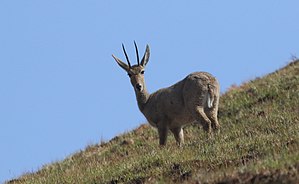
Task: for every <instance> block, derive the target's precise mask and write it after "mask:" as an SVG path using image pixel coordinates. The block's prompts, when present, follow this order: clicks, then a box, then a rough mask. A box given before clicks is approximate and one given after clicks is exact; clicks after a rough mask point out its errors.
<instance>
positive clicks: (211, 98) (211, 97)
mask: <svg viewBox="0 0 299 184" xmlns="http://www.w3.org/2000/svg"><path fill="white" fill-rule="evenodd" d="M211 87H212V88H213V86H211V85H210V84H208V99H207V105H208V108H212V107H213V103H214V95H213V94H214V93H213V89H212V88H211Z"/></svg>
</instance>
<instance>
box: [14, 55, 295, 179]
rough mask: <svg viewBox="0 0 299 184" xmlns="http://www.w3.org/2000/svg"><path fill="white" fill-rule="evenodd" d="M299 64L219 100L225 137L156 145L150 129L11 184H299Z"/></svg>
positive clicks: (193, 128)
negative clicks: (182, 143)
mask: <svg viewBox="0 0 299 184" xmlns="http://www.w3.org/2000/svg"><path fill="white" fill-rule="evenodd" d="M298 114H299V61H298V60H297V61H293V62H292V63H290V64H288V65H287V66H286V67H284V68H282V69H280V70H278V71H276V72H274V73H271V74H269V75H267V76H265V77H262V78H257V79H255V80H252V81H249V82H247V83H244V84H242V85H241V86H238V87H236V86H234V87H232V88H231V89H230V90H228V92H226V93H225V94H223V95H222V96H221V98H220V107H219V121H220V123H221V132H220V133H218V134H214V135H213V136H212V137H211V138H208V136H207V135H206V133H205V132H204V131H203V130H202V128H201V127H200V126H197V125H195V124H194V125H190V126H187V127H186V128H185V129H184V130H185V140H186V143H185V144H184V145H183V146H182V147H181V148H179V147H178V146H177V145H176V144H175V140H174V138H173V136H172V135H171V136H169V139H168V143H167V146H165V147H160V146H159V145H158V135H157V132H156V130H155V129H153V128H151V127H149V126H148V125H141V126H140V127H139V128H137V129H135V130H133V131H131V132H127V133H125V134H123V135H120V136H118V137H115V138H114V139H112V140H111V141H109V142H107V143H102V144H100V145H90V146H88V147H87V148H86V149H85V150H82V151H80V152H78V153H75V154H73V155H71V156H69V157H68V158H67V159H65V160H63V161H61V162H57V163H53V164H49V165H45V166H44V167H43V168H42V169H40V170H39V171H37V172H35V173H29V174H25V175H23V176H21V177H20V178H17V179H14V180H11V181H9V182H8V183H16V184H17V183H28V184H29V183H30V184H32V183H33V184H34V183H40V184H44V183H90V184H91V183H92V184H96V183H299V117H298Z"/></svg>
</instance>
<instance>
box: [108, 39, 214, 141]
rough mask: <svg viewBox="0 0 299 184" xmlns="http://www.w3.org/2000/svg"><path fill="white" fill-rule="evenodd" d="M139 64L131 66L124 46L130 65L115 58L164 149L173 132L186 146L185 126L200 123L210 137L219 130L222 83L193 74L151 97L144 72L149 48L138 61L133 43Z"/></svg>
mask: <svg viewBox="0 0 299 184" xmlns="http://www.w3.org/2000/svg"><path fill="white" fill-rule="evenodd" d="M134 45H135V50H136V55H137V64H136V65H133V66H132V65H131V63H130V61H129V57H128V55H127V53H126V50H125V47H124V45H123V44H122V48H123V52H124V54H125V57H126V60H127V63H128V64H125V63H124V62H123V61H122V60H120V59H119V58H117V57H115V56H114V55H112V57H113V58H114V59H115V61H116V62H117V64H118V65H119V66H120V67H121V68H122V69H124V70H125V71H126V72H127V74H128V76H129V77H130V81H131V84H132V86H133V88H134V91H135V95H136V99H137V103H138V107H139V109H140V111H141V112H142V113H143V115H144V116H145V117H146V119H147V121H148V122H149V123H150V124H151V125H152V126H154V127H156V128H157V129H158V133H159V143H160V145H165V144H166V140H167V135H168V131H169V130H170V131H171V132H172V133H173V134H174V137H175V139H176V142H177V143H178V144H179V145H181V144H182V143H184V133H183V127H184V126H185V125H186V124H189V123H193V122H199V123H200V124H201V125H202V126H203V128H204V130H205V131H206V132H207V133H208V135H209V134H210V133H211V132H212V128H213V129H214V130H219V128H220V125H219V123H218V120H217V113H218V103H219V96H220V90H219V83H218V81H217V79H216V78H215V77H213V76H212V75H211V74H209V73H207V72H194V73H191V74H189V75H188V76H186V77H185V78H184V79H183V80H181V81H179V82H178V83H176V84H174V85H172V86H170V87H167V88H163V89H160V90H158V91H156V92H154V93H152V94H150V93H149V92H148V91H147V89H146V85H145V80H144V71H145V67H146V64H147V63H148V61H149V57H150V48H149V45H147V46H146V50H145V54H144V56H143V58H142V59H141V61H140V60H139V54H138V48H137V45H136V43H135V42H134Z"/></svg>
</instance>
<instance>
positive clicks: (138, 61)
mask: <svg viewBox="0 0 299 184" xmlns="http://www.w3.org/2000/svg"><path fill="white" fill-rule="evenodd" d="M134 45H135V50H136V55H137V63H138V66H139V65H140V60H139V54H138V48H137V44H136V42H135V41H134Z"/></svg>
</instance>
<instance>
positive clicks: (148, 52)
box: [141, 45, 150, 67]
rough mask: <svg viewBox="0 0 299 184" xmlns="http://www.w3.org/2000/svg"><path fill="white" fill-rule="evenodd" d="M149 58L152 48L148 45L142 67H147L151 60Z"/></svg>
mask: <svg viewBox="0 0 299 184" xmlns="http://www.w3.org/2000/svg"><path fill="white" fill-rule="evenodd" d="M149 57H150V48H149V46H148V45H146V49H145V53H144V56H143V58H142V60H141V66H143V67H145V66H146V64H147V62H148V60H149Z"/></svg>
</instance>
